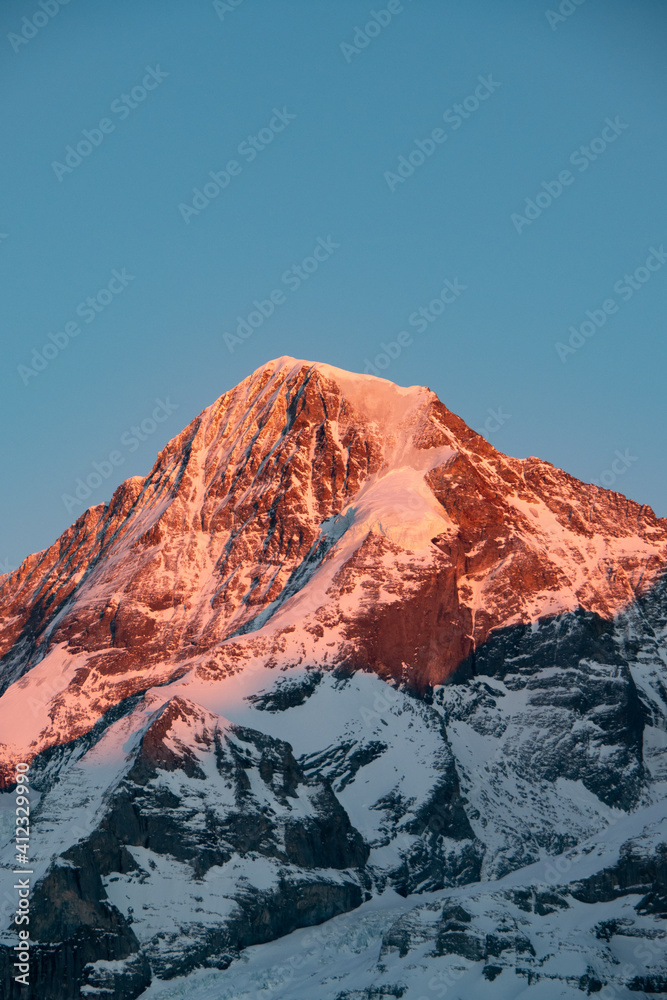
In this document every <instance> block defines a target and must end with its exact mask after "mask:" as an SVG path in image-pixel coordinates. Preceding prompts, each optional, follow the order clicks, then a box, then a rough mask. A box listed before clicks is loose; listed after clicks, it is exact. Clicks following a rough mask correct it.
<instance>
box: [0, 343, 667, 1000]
mask: <svg viewBox="0 0 667 1000" xmlns="http://www.w3.org/2000/svg"><path fill="white" fill-rule="evenodd" d="M666 566H667V521H665V520H664V519H658V518H656V517H655V516H654V514H653V512H652V511H651V510H650V509H649V508H647V507H642V506H640V505H638V504H635V503H633V502H632V501H630V500H627V499H626V498H625V497H622V496H621V495H620V494H616V493H612V492H610V491H606V490H601V489H598V488H596V487H593V486H588V485H586V484H583V483H580V482H578V481H577V480H575V479H573V478H572V477H570V476H568V475H567V474H566V473H564V472H561V471H560V470H557V469H555V468H553V467H552V466H550V465H549V464H548V463H545V462H541V461H539V460H538V459H534V458H530V459H526V460H519V459H512V458H508V457H507V456H504V455H502V454H500V453H499V452H497V451H496V450H495V449H493V448H492V447H491V446H490V445H489V444H487V443H486V442H485V441H484V440H483V439H482V438H480V437H479V436H478V435H476V434H475V433H474V432H473V431H471V430H470V429H469V428H467V427H466V425H465V424H464V423H463V422H462V421H461V420H460V419H459V418H458V417H456V416H455V415H454V414H452V413H451V412H450V411H448V410H447V409H446V408H445V407H444V406H443V405H442V403H440V401H439V400H438V399H437V398H436V397H435V396H434V395H433V393H431V392H429V391H428V390H426V389H422V388H419V387H412V388H410V389H403V388H400V387H398V386H395V385H393V384H392V383H389V382H386V381H384V380H381V379H376V378H373V377H370V376H357V375H351V374H349V373H346V372H341V371H339V370H337V369H333V368H330V367H329V366H326V365H311V364H308V363H306V362H298V361H295V360H294V359H285V358H283V359H279V360H278V361H275V362H271V363H270V364H268V365H266V366H264V367H263V368H261V369H260V370H258V371H257V372H255V373H254V374H253V375H252V376H250V377H249V378H248V379H246V380H245V381H244V382H243V383H241V385H239V386H237V387H236V388H235V389H233V390H232V391H230V392H228V393H226V394H225V395H224V396H222V397H221V398H220V399H219V400H218V401H217V403H215V404H214V405H213V406H211V407H209V408H208V409H207V410H205V411H204V412H203V413H202V414H201V415H200V416H199V417H198V418H196V420H194V421H193V422H192V424H190V426H189V427H187V428H186V429H185V430H184V431H183V432H182V433H181V434H180V435H178V437H176V438H175V439H174V440H173V441H171V442H170V443H169V444H168V445H167V447H166V448H165V449H164V450H163V451H162V452H161V453H160V455H159V456H158V459H157V461H156V464H155V466H154V468H153V470H152V471H151V473H150V474H149V475H148V476H147V477H146V478H145V479H140V478H134V479H131V480H128V481H127V482H126V483H124V484H123V485H122V486H120V487H119V488H118V490H116V492H115V493H114V496H113V497H112V499H111V502H110V503H109V504H108V505H99V506H97V507H93V508H91V509H90V510H89V511H87V512H86V513H85V514H84V515H82V516H81V517H80V518H79V519H78V520H77V522H76V523H75V524H74V525H73V526H72V527H71V528H70V529H69V530H68V531H67V532H66V533H65V534H64V535H63V536H62V537H61V538H60V539H59V540H58V542H56V543H55V544H54V545H53V546H52V547H51V548H50V549H48V550H46V551H45V552H42V553H38V554H37V555H35V556H30V557H29V558H28V559H27V560H25V562H24V563H23V564H22V565H21V566H20V567H19V569H18V570H16V571H15V572H14V573H12V574H8V575H5V576H4V577H0V609H1V616H0V654H1V657H2V658H1V659H0V692H2V697H0V740H1V741H2V746H1V748H0V749H1V751H2V753H1V756H0V767H1V768H2V770H1V772H0V773H1V774H2V776H3V779H4V784H5V785H6V787H7V790H8V791H9V790H10V789H11V776H12V774H13V766H14V764H15V763H16V761H17V760H29V761H31V778H32V785H33V788H34V789H35V790H37V791H39V792H40V793H41V798H40V801H39V805H38V806H37V808H36V814H35V821H34V824H33V831H32V839H31V852H32V856H33V865H34V869H35V875H34V886H35V888H34V892H33V898H32V906H33V912H34V914H35V916H34V921H33V923H32V925H31V931H32V935H33V939H34V944H33V956H34V958H33V974H34V976H36V977H37V980H38V989H39V993H38V994H37V995H39V996H40V997H43V998H44V1000H70V998H71V997H73V996H77V995H81V996H87V997H96V998H100V997H102V998H103V997H107V998H109V1000H111V998H114V1000H126V998H128V1000H129V998H133V997H137V996H140V995H142V994H143V993H144V992H146V991H148V992H146V996H147V997H148V996H149V995H150V992H151V989H152V988H151V987H150V985H149V984H150V983H151V981H152V980H155V979H156V978H157V979H170V978H173V977H182V976H187V979H186V980H184V982H187V983H188V984H189V986H188V987H187V989H190V990H191V989H192V988H193V986H192V984H193V983H194V982H199V980H198V979H197V977H198V976H200V975H203V974H204V973H200V972H198V971H197V970H202V969H210V970H226V971H220V972H216V973H214V972H210V975H218V976H220V977H222V978H220V980H219V982H218V981H217V980H216V982H217V983H218V985H216V991H218V990H222V989H226V988H227V987H226V986H225V985H224V984H225V983H229V984H230V986H229V988H230V990H231V992H230V993H229V996H237V995H238V996H242V995H243V994H242V992H241V990H242V989H243V988H244V987H243V983H242V982H241V980H240V979H239V978H238V976H239V975H241V973H239V972H238V970H239V969H241V968H242V965H240V964H239V962H238V961H237V959H238V957H239V955H241V954H242V953H243V951H244V949H246V948H247V947H248V946H249V945H253V944H261V943H263V944H262V947H263V948H264V949H270V948H272V947H274V946H273V945H271V946H269V944H267V942H270V941H272V940H274V939H278V938H281V937H283V936H285V935H288V934H292V937H293V936H294V934H296V935H297V936H298V935H299V934H303V933H306V932H305V931H300V930H299V928H306V927H309V926H311V925H314V924H320V923H322V922H326V923H325V924H324V926H332V927H333V926H339V925H341V926H343V924H342V923H341V922H345V921H346V922H347V923H345V924H344V926H346V927H352V926H358V927H362V926H364V927H366V926H367V924H368V923H369V921H370V924H372V925H373V927H374V928H375V930H374V931H373V933H374V934H375V937H374V938H373V934H371V935H370V939H372V940H375V941H377V947H378V949H379V951H378V953H377V954H376V955H375V957H374V958H373V961H372V962H371V963H370V964H369V965H368V970H367V971H368V975H369V976H371V977H375V978H370V979H369V980H368V981H366V980H364V978H363V976H361V974H359V976H361V978H357V979H356V980H355V979H354V976H352V978H351V979H350V980H349V982H346V983H344V984H342V985H341V989H340V991H339V997H340V998H341V1000H342V998H343V997H345V998H352V997H354V998H355V1000H356V998H357V997H371V996H373V997H375V996H378V997H379V996H392V997H393V996H403V995H404V994H405V995H406V996H411V995H412V993H410V992H406V991H407V990H408V989H409V990H415V989H421V990H422V992H424V993H425V992H426V987H422V986H420V985H419V983H420V982H421V980H419V979H415V978H414V976H413V979H412V980H410V976H412V973H410V975H407V973H406V975H407V979H408V980H410V982H409V983H408V982H407V980H406V981H405V982H404V981H403V980H401V979H400V976H399V978H398V979H397V980H396V981H395V982H391V981H390V980H389V979H387V980H386V984H385V985H382V986H381V987H378V986H376V985H375V984H376V983H377V982H380V981H382V982H384V979H383V978H382V977H383V975H384V973H383V971H382V970H383V968H386V969H389V967H390V966H391V968H392V969H393V970H394V971H396V972H397V974H398V972H399V971H400V969H401V968H403V966H401V962H403V959H404V958H405V957H406V956H410V959H411V963H412V964H411V968H417V967H421V966H420V963H422V965H423V967H424V968H425V969H427V970H429V969H431V968H435V969H436V970H437V969H443V968H447V969H450V972H451V974H452V975H453V976H454V980H456V977H457V976H459V973H460V977H459V978H461V977H465V976H472V977H473V979H470V981H468V980H467V979H466V980H465V982H467V983H468V982H469V986H468V989H477V988H478V986H479V984H482V983H483V984H484V989H485V990H488V991H491V992H489V996H495V995H497V996H498V997H500V996H502V997H506V996H513V995H514V993H507V992H506V986H503V987H502V989H503V990H505V992H496V993H493V992H492V991H493V990H496V991H498V990H500V989H501V987H500V986H499V984H501V983H506V982H507V972H508V970H509V971H511V973H512V975H514V974H515V972H518V973H519V975H520V977H523V978H522V979H521V982H522V986H521V989H523V988H525V986H526V983H528V984H529V985H530V984H533V983H534V984H536V985H537V984H540V983H542V984H544V982H546V981H549V980H552V981H553V982H554V983H556V982H558V983H559V984H560V985H559V987H558V988H559V989H560V988H561V987H562V989H563V990H565V991H567V990H569V989H570V988H572V989H575V990H576V991H577V992H578V991H580V990H584V991H585V992H595V991H596V990H598V989H600V988H601V985H602V984H604V983H607V982H609V983H611V984H613V985H614V988H616V989H627V990H630V991H631V992H633V991H634V992H635V993H636V992H637V991H644V992H659V991H660V989H662V986H661V984H664V982H665V976H666V975H667V972H666V971H665V968H664V967H663V966H662V965H661V964H660V961H658V960H657V959H656V956H655V954H654V952H653V951H651V950H650V949H649V951H648V957H647V956H644V958H643V959H641V958H637V959H636V961H635V964H634V966H633V969H634V971H633V973H632V975H630V974H629V973H627V974H626V973H623V974H622V975H619V974H618V970H617V969H615V967H614V962H615V961H616V959H615V958H614V954H615V953H614V946H613V942H614V940H616V939H619V940H620V938H623V936H624V935H625V937H628V935H629V936H633V935H634V936H635V937H641V938H642V939H643V940H644V943H646V942H654V941H656V940H662V938H661V936H660V935H662V934H663V932H662V930H661V929H660V923H659V921H660V920H661V919H662V918H664V916H665V868H664V865H665V861H664V858H665V854H664V847H662V846H661V844H662V840H661V839H660V838H661V830H662V827H661V826H660V820H661V816H662V814H661V813H660V808H661V807H660V803H661V802H663V801H664V795H663V793H662V789H663V787H664V779H665V778H667V770H666V768H665V762H666V761H667V738H666V730H667V671H666V663H667V643H666V636H667V592H666V589H665V576H664V571H665V567H666ZM624 823H626V825H627V823H630V826H627V828H626V834H627V835H626V837H625V840H624V841H623V842H622V843H621V842H619V843H617V844H616V843H615V842H614V843H615V847H614V850H613V851H612V852H611V854H610V853H609V851H607V852H606V853H605V850H603V849H602V848H601V849H600V850H597V849H594V847H592V846H590V845H597V844H601V845H604V844H605V843H607V842H608V840H609V837H610V836H611V835H612V834H615V832H617V831H618V830H620V829H621V828H622V827H623V824H624ZM633 824H634V825H633ZM624 829H625V828H624ZM610 831H611V833H610ZM612 840H613V837H612ZM583 845H589V847H590V850H589V853H588V854H581V855H579V854H577V851H583V850H584V846H583ZM614 851H615V854H614ZM591 852H592V853H591ZM612 855H613V856H612ZM565 858H574V859H575V860H572V861H568V862H567V866H566V868H567V872H568V877H567V878H566V879H562V878H560V877H559V878H557V880H556V883H554V884H550V885H546V886H545V885H544V884H543V883H544V882H545V878H544V872H545V870H546V869H545V866H548V865H549V864H551V863H552V861H553V859H560V860H563V859H565ZM6 859H8V860H7V863H8V864H9V865H10V867H11V860H10V859H11V851H9V852H8V853H7V854H6ZM550 859H551V860H550ZM582 859H583V860H582ZM554 863H555V862H554ZM568 866H569V867H568ZM586 866H588V867H586ZM570 869H572V872H571V873H570ZM584 869H585V870H584ZM558 871H559V870H558ZM548 881H549V882H550V883H553V879H549V880H548ZM635 896H639V898H638V899H634V897H635ZM630 897H632V898H630ZM381 900H394V901H395V902H394V903H393V904H392V905H393V906H394V908H395V909H396V912H393V911H391V912H390V910H388V909H387V910H382V913H384V916H383V917H382V918H380V916H377V914H378V913H379V912H380V911H378V910H377V909H376V908H377V907H378V906H379V905H380V903H379V902H378V901H381ZM612 904H613V905H612ZM630 904H632V906H633V907H634V909H632V913H631V914H630V913H629V910H628V906H630ZM384 905H385V904H384V903H383V904H382V906H384ZM605 906H606V907H607V908H609V907H610V906H611V907H612V909H611V910H610V911H609V912H610V916H609V917H608V919H607V923H604V920H603V918H602V916H600V918H599V920H598V918H597V916H596V918H595V921H593V922H594V923H595V926H596V927H598V925H599V927H600V928H602V929H601V930H600V933H599V934H597V931H596V932H595V934H593V936H592V937H590V938H586V939H585V940H586V943H585V945H583V946H582V945H581V935H579V937H578V936H577V935H578V928H580V927H581V926H583V924H582V923H581V922H582V921H583V922H584V924H585V925H586V927H588V926H589V924H590V918H589V917H588V916H586V917H585V918H584V916H583V914H584V912H588V911H589V910H591V909H594V910H595V912H596V913H597V910H598V909H599V910H602V909H603V908H604V907H605ZM614 907H616V909H614ZM374 908H375V909H374ZM381 909H382V908H381ZM352 910H355V911H358V914H359V916H358V917H355V918H353V916H352V913H351V912H349V911H352ZM612 911H613V912H612ZM616 911H618V912H616ZM366 913H368V914H369V916H368V917H367V916H366V915H365V914H366ZM343 914H347V915H346V916H342V915H343ZM374 914H375V916H374ZM527 914H529V916H527ZM7 917H9V914H7ZM353 920H357V921H358V923H357V924H356V925H355V924H353V923H350V922H351V921H353ZM383 921H384V923H383ZM596 921H597V923H596ZM5 922H6V923H8V920H6V921H5ZM603 925H604V926H603ZM292 932H294V934H293V933H292ZM364 933H365V932H364ZM586 933H589V932H588V931H586ZM13 934H14V930H13V929H12V928H10V927H7V930H6V931H5V933H4V935H3V937H2V940H1V941H0V944H1V945H2V948H0V963H4V964H0V982H3V989H4V994H3V995H7V996H8V997H12V996H14V995H16V996H20V993H19V992H15V986H14V985H13V983H12V978H11V976H12V970H11V967H10V959H11V946H12V944H13V938H12V935H13ZM559 935H560V937H559ZM568 935H569V936H568ZM561 937H562V941H563V942H565V943H564V944H563V947H564V948H565V949H566V950H567V949H568V948H570V944H568V943H567V942H569V941H570V940H571V951H572V954H573V955H574V954H575V953H576V955H577V956H578V957H577V958H576V959H575V958H573V959H572V968H573V969H575V972H576V974H575V972H572V971H571V970H569V971H568V973H567V975H564V973H563V971H562V969H560V968H558V967H557V963H554V962H551V960H550V959H549V958H548V955H549V954H550V952H549V947H552V946H554V942H556V943H558V941H560V939H561ZM545 942H547V943H546V944H545ZM599 942H602V943H599ZM545 949H546V950H545ZM582 949H583V950H582ZM622 950H623V949H622V948H621V949H620V952H619V954H620V953H621V952H622ZM324 952H326V948H324V951H323V953H324ZM263 954H269V951H265V952H263ZM584 957H585V961H584ZM253 961H254V960H253ZM369 961H370V959H369ZM415 962H416V963H417V964H416V965H415ZM353 965H354V963H353ZM403 965H405V963H403ZM325 966H326V961H324V964H323V968H324V967H325ZM354 967H355V968H356V966H354ZM235 970H237V971H235ZM452 970H453V971H452ZM461 970H463V971H461ZM473 970H477V971H476V972H473ZM404 972H405V969H404ZM504 973H505V975H504V978H503V974H504ZM322 975H323V976H324V975H325V973H324V972H323V973H322ZM355 975H356V973H355ZM415 975H416V973H415ZM425 975H426V973H425ZM474 976H477V979H474ZM192 977H195V978H194V979H193V978H192ZM225 977H226V978H225ZM348 978H349V977H348ZM404 978H405V977H404ZM413 980H414V981H413ZM454 980H453V981H454ZM473 980H474V982H475V983H477V985H475V986H473V985H472V983H473ZM575 980H576V981H575ZM443 981H444V980H443ZM461 981H462V982H463V978H461ZM174 982H175V983H176V980H174ZM322 982H323V983H324V979H323V980H322ZM517 982H518V980H517ZM177 988H178V987H177V986H175V987H174V989H177ZM309 988H310V989H311V992H310V993H305V994H304V995H307V996H309V997H315V1000H318V997H317V995H316V994H313V992H312V984H311V987H309ZM479 988H480V989H481V986H479ZM286 989H287V992H286V993H285V994H284V995H285V997H288V996H289V997H292V996H294V997H296V996H297V995H299V996H300V994H297V993H290V992H289V991H290V990H292V989H294V981H293V979H290V982H289V984H288V986H287V987H286ZM375 989H380V990H381V992H379V993H374V992H372V991H373V990H375ZM429 989H432V988H431V987H429ZM540 989H542V986H540ZM234 990H236V991H237V993H234ZM327 990H328V992H327ZM369 990H370V991H371V992H368V991H369ZM401 990H402V991H403V992H401ZM77 991H78V992H77ZM382 991H384V992H382ZM173 995H174V996H176V995H179V994H178V993H174V994H173ZM183 995H190V994H188V993H187V990H186V993H184V994H183ZM192 995H193V996H196V994H194V993H192ZM216 995H217V992H216ZM221 995H227V994H221ZM250 995H251V994H250V993H248V996H250ZM281 995H283V994H281ZM418 995H419V994H418V993H415V996H418ZM517 995H518V994H517ZM546 995H547V994H545V993H542V994H540V997H539V1000H542V998H543V997H545V996H546ZM553 995H554V996H555V995H558V996H561V995H562V996H567V995H569V994H568V993H567V992H562V993H558V994H555V993H554V994H553ZM321 996H322V998H325V997H329V996H331V997H333V996H334V993H332V992H331V990H330V989H329V987H326V988H325V987H324V986H322V992H321ZM536 997H537V995H536Z"/></svg>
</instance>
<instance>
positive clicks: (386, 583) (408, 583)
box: [0, 358, 667, 762]
mask: <svg viewBox="0 0 667 1000" xmlns="http://www.w3.org/2000/svg"><path fill="white" fill-rule="evenodd" d="M666 563H667V522H665V520H664V519H656V518H655V516H654V515H653V513H652V511H650V509H649V508H645V507H640V506H639V505H637V504H635V503H633V502H632V501H629V500H626V499H625V498H624V497H621V496H620V495H619V494H615V493H611V492H609V491H606V490H598V489H597V488H595V487H591V486H586V485H584V484H582V483H579V482H577V481H576V480H574V479H572V478H571V477H569V476H567V475H566V474H565V473H562V472H560V471H559V470H556V469H554V468H553V467H551V466H549V465H548V464H547V463H543V462H539V461H538V460H536V459H527V460H525V461H519V460H517V459H509V458H506V457H505V456H503V455H501V454H500V453H499V452H497V451H495V450H494V449H493V448H492V447H491V446H490V445H488V444H487V443H486V442H485V441H483V439H481V438H480V437H478V435H476V434H474V433H473V432H472V431H470V430H469V429H468V428H467V427H466V426H465V424H463V423H462V421H460V420H459V419H458V418H457V417H455V416H454V414H452V413H450V412H449V411H448V410H447V409H446V408H445V407H444V406H443V405H442V404H441V403H440V402H439V401H438V400H437V398H436V397H435V396H434V394H433V393H431V392H429V391H428V390H426V389H422V388H420V387H412V388H410V389H402V388H400V387H398V386H395V385H393V384H392V383H390V382H387V381H385V380H383V379H376V378H374V377H372V376H362V375H352V374H350V373H346V372H342V371H340V370H338V369H334V368H331V367H330V366H327V365H321V364H320V365H317V364H315V365H312V364H309V363H307V362H300V361H295V360H294V359H292V358H280V359H278V360H277V361H274V362H270V363H269V364H268V365H265V366H264V367H263V368H261V369H259V370H258V371H257V372H255V373H254V374H253V375H251V376H250V377H249V378H248V379H246V380H245V381H244V382H242V383H241V384H240V385H239V386H237V387H236V389H234V390H231V391H230V392H228V393H226V394H225V395H224V396H222V397H221V398H220V399H219V400H218V402H217V403H215V404H214V405H213V406H211V407H209V408H208V409H207V410H205V411H204V412H203V413H202V414H201V415H200V416H199V417H197V418H196V419H195V420H194V421H193V422H192V424H190V426H189V427H187V428H186V429H185V430H184V431H183V432H182V433H181V434H180V435H178V436H177V437H176V438H175V439H174V440H173V441H171V442H170V443H169V444H168V445H167V447H166V448H165V449H164V450H163V451H162V452H161V453H160V455H159V456H158V460H157V462H156V464H155V466H154V468H153V470H152V471H151V473H150V474H149V476H148V477H147V478H146V479H144V480H141V479H138V478H134V479H131V480H128V481H127V482H126V483H124V484H123V485H122V486H120V487H119V488H118V490H117V491H116V492H115V494H114V496H113V498H112V500H111V502H110V504H109V505H108V506H104V505H99V506H97V507H93V508H91V509H90V510H89V511H87V512H86V514H84V515H82V517H80V518H79V520H78V521H77V522H76V524H75V525H74V526H73V527H72V528H70V529H69V531H68V532H66V533H65V534H64V535H63V536H62V538H61V539H59V541H58V542H56V543H55V545H53V546H52V547H51V548H50V549H48V550H46V551H45V552H43V553H39V554H38V555H36V556H31V557H29V558H28V559H27V560H26V561H25V562H24V563H23V564H22V565H21V566H20V567H19V569H18V570H16V571H15V572H14V573H12V574H10V575H9V576H8V577H5V578H3V579H2V581H1V582H0V609H1V611H2V617H1V621H2V625H1V627H0V651H2V652H3V653H4V655H3V657H2V660H1V661H0V683H1V685H2V687H1V688H0V690H4V694H3V696H2V698H0V732H1V733H2V741H3V743H4V750H2V754H1V756H2V760H3V762H11V761H12V760H15V759H17V758H18V759H22V758H25V757H26V756H27V757H31V756H32V755H33V754H34V753H36V752H39V751H40V750H42V749H44V748H46V747H48V746H52V745H54V744H57V743H61V742H66V741H67V740H69V739H72V738H74V737H76V736H78V735H80V734H82V733H85V732H86V731H88V730H89V729H90V728H91V727H92V726H93V725H94V724H95V722H96V720H97V719H98V718H99V717H100V716H101V715H102V714H103V713H104V712H105V711H106V710H107V709H108V708H110V707H111V706H113V705H114V704H117V703H118V702H119V701H121V700H122V699H124V698H126V697H128V696H131V695H132V694H134V693H136V692H139V691H143V690H146V689H147V688H148V687H150V686H151V685H154V684H162V683H166V682H169V681H172V680H174V679H175V678H177V677H179V676H183V675H185V674H188V673H189V674H193V673H197V674H198V675H199V676H201V677H208V678H211V679H217V678H220V677H224V676H226V675H228V674H229V673H230V672H234V671H236V670H238V669H241V668H246V667H247V666H249V665H250V664H252V663H253V662H255V661H257V660H261V661H262V662H266V663H275V664H280V665H282V664H286V665H287V664H295V663H310V664H316V663H322V664H326V665H328V666H330V665H331V664H336V663H338V664H339V663H342V662H345V661H346V660H349V659H350V658H353V659H354V661H355V664H356V665H357V666H361V667H364V668H366V669H370V670H372V671H374V672H376V673H378V674H379V675H380V676H382V677H384V678H395V679H399V680H402V681H405V682H406V683H408V684H409V685H410V686H411V687H412V688H414V689H415V690H418V691H423V690H424V689H425V688H427V687H428V686H429V685H433V684H437V683H441V682H442V681H443V680H445V679H446V678H447V677H448V676H450V675H451V674H452V673H453V672H454V671H455V670H456V669H457V668H458V667H459V666H460V664H461V662H462V661H464V660H465V659H466V658H469V657H471V656H474V654H475V650H476V649H478V648H479V647H480V646H481V645H483V643H484V642H485V641H486V640H487V638H488V636H489V635H490V634H491V633H492V632H493V631H494V630H497V629H498V628H502V627H507V626H510V625H513V624H517V623H521V622H529V621H537V620H539V619H541V618H544V617H545V616H548V615H554V614H559V613H562V612H564V611H568V610H575V609H577V608H583V609H586V610H590V611H594V612H596V613H598V614H600V615H602V616H603V617H605V618H607V619H609V618H611V617H613V615H614V614H616V613H617V612H619V611H620V610H621V609H622V608H623V607H625V606H627V605H629V604H631V603H632V602H633V601H634V600H635V598H636V597H637V595H638V594H642V593H647V592H648V591H649V590H650V588H651V586H652V584H653V583H654V582H655V580H656V579H657V577H658V575H659V574H660V573H661V572H662V570H663V569H664V567H665V564H666ZM398 608H400V609H401V612H400V614H398V613H397V610H398ZM25 704H30V705H31V706H32V710H31V712H30V713H29V714H28V716H27V717H25V713H23V714H24V717H23V718H22V719H21V721H20V723H19V722H18V718H17V706H19V705H22V706H23V705H25Z"/></svg>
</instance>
